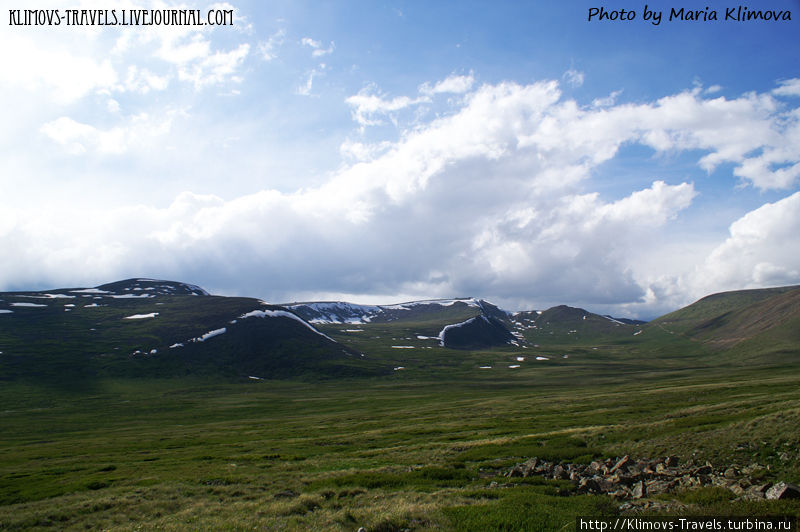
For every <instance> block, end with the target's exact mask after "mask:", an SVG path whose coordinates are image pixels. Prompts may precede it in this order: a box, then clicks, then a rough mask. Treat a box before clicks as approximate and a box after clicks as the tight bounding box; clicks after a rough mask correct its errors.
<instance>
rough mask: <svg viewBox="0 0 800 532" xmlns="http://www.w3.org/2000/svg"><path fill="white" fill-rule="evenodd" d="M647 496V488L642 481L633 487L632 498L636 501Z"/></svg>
mask: <svg viewBox="0 0 800 532" xmlns="http://www.w3.org/2000/svg"><path fill="white" fill-rule="evenodd" d="M646 494H647V491H646V488H645V486H644V482H642V481H641V480H640V481H639V482H637V483H636V484H634V485H633V489H632V490H631V497H633V498H634V499H641V498H642V497H644V496H645V495H646Z"/></svg>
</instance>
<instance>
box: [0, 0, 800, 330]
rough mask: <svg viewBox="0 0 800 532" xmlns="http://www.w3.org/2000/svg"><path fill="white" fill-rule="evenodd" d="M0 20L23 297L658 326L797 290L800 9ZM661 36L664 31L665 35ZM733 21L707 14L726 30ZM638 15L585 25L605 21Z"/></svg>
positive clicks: (368, 5)
mask: <svg viewBox="0 0 800 532" xmlns="http://www.w3.org/2000/svg"><path fill="white" fill-rule="evenodd" d="M40 4H41V5H39V4H37V6H36V7H37V8H39V9H58V10H61V11H63V10H66V9H74V8H97V7H100V8H102V9H116V10H122V9H130V8H143V9H152V8H165V7H167V8H169V7H183V8H191V9H199V10H201V12H202V13H204V14H205V13H206V12H207V11H208V10H209V9H233V10H234V13H235V15H234V20H235V25H233V26H218V27H209V26H205V27H154V26H150V27H119V26H116V27H115V26H105V27H87V26H84V27H75V26H71V27H67V26H65V25H60V26H44V27H40V26H15V25H12V24H11V23H10V18H9V10H11V9H22V8H30V6H26V5H17V4H15V3H13V2H8V1H3V10H2V11H1V12H0V16H2V19H0V24H2V30H0V44H2V45H3V50H4V52H3V54H2V56H0V94H1V95H2V97H3V101H4V102H5V104H6V109H5V110H4V120H3V121H2V124H0V140H2V142H0V161H2V167H3V172H2V173H1V174H0V246H2V248H3V249H4V250H5V251H4V258H3V260H2V261H0V289H2V290H10V289H23V288H25V289H29V288H47V287H54V286H64V285H73V286H77V285H80V286H93V285H97V284H101V283H104V282H109V281H112V280H116V279H120V278H125V277H132V276H147V277H157V278H168V279H176V280H183V281H187V282H191V283H194V284H199V285H201V286H203V287H205V288H206V289H208V290H209V291H212V292H215V293H222V294H231V295H233V294H236V295H250V296H256V297H261V298H264V299H266V300H269V301H271V302H290V301H296V300H312V299H345V300H350V301H353V302H357V303H358V302H363V303H394V302H399V301H404V300H410V299H417V298H432V297H459V296H478V297H484V298H487V299H489V300H491V301H493V302H495V303H498V304H500V305H501V306H504V307H505V308H508V309H510V310H517V309H530V308H537V309H540V308H545V307H547V306H550V305H554V304H561V303H566V304H570V305H575V306H583V307H585V308H588V309H590V310H594V311H597V312H609V313H613V314H617V315H628V316H637V317H645V318H649V317H654V316H656V315H659V314H661V313H663V312H666V311H669V310H673V309H675V308H677V307H679V306H681V305H685V304H687V303H690V302H692V301H694V300H696V299H698V298H699V297H702V296H703V295H707V294H709V293H712V292H716V291H720V290H731V289H739V288H754V287H763V286H776V285H786V284H798V283H800V253H799V252H800V236H798V235H800V107H798V103H800V60H798V59H797V58H798V57H800V38H798V35H800V31H798V30H800V27H799V26H800V22H798V18H800V2H798V1H796V0H791V1H788V0H775V1H767V2H759V3H758V6H757V7H758V8H759V9H762V10H775V11H776V12H777V11H781V10H783V11H787V10H788V11H790V12H791V18H792V20H781V21H778V22H774V21H769V22H766V21H749V22H734V21H724V20H717V21H703V20H697V21H678V20H673V21H668V20H667V17H668V16H669V12H670V10H671V9H672V8H675V9H676V10H677V9H680V8H681V7H684V8H696V7H697V6H695V5H692V4H689V3H686V2H677V1H676V2H674V3H670V2H655V3H650V2H641V3H635V2H608V3H605V4H603V3H597V2H562V3H553V2H492V3H489V2H463V1H462V2H385V3H382V2H366V1H365V2H342V1H337V2H317V1H315V2H298V1H291V2H288V1H287V2H270V3H268V4H265V3H263V2H228V3H206V2H195V3H182V4H178V3H177V2H166V1H155V0H153V1H142V2H107V3H105V4H103V5H102V6H97V5H96V4H95V3H89V2H82V1H80V0H76V1H75V2H71V3H67V2H63V1H56V2H46V1H43V2H41V3H40ZM645 4H647V5H648V7H649V9H651V10H659V11H663V12H664V15H663V18H662V21H661V23H660V24H659V25H658V26H655V25H653V24H651V23H650V22H647V21H644V20H642V10H643V8H644V6H645ZM739 5H740V4H736V3H733V2H707V3H706V4H704V5H703V6H702V7H703V8H705V7H706V6H708V10H709V12H710V11H716V12H717V14H718V18H719V19H724V17H725V15H724V14H725V10H726V9H727V8H732V7H737V6H739ZM600 6H603V7H604V8H605V9H606V10H608V11H613V10H619V9H623V8H624V9H626V10H634V11H635V12H636V18H635V19H634V20H630V21H624V22H623V21H608V20H604V21H597V20H595V21H588V20H587V18H588V13H589V9H590V8H591V7H600Z"/></svg>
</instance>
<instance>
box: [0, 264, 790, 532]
mask: <svg viewBox="0 0 800 532" xmlns="http://www.w3.org/2000/svg"><path fill="white" fill-rule="evenodd" d="M136 288H139V290H136ZM148 288H149V290H148ZM126 289H127V290H126ZM100 291H102V292H100ZM103 292H105V293H103ZM798 292H800V291H799V290H798V288H797V287H786V288H781V289H776V290H759V291H743V292H730V293H725V294H717V295H714V296H710V297H708V298H704V299H703V300H700V301H698V302H697V303H695V304H694V305H690V306H689V307H686V308H684V309H680V310H678V311H676V312H675V313H672V314H669V315H667V316H664V317H662V318H659V319H657V320H654V321H653V322H650V323H640V322H631V323H627V322H626V321H625V320H622V319H619V318H610V317H604V316H600V315H597V314H593V313H591V312H589V311H586V310H583V309H575V308H571V307H563V306H562V307H554V308H552V309H543V310H542V311H530V312H523V313H516V314H508V313H505V312H504V311H502V310H500V309H498V308H497V307H495V306H494V305H491V304H489V303H487V302H483V301H482V300H479V299H463V300H438V301H437V300H434V301H426V302H413V303H407V304H402V305H388V306H381V307H378V306H372V307H367V306H359V305H354V304H349V305H344V304H339V305H335V306H334V305H331V304H321V303H313V304H311V303H306V304H302V303H301V304H294V303H293V304H288V305H269V304H266V303H264V302H261V301H259V300H257V299H251V298H228V297H220V296H211V295H208V294H206V293H205V291H203V290H202V289H200V288H198V287H192V285H185V284H183V283H173V282H166V281H157V280H128V281H125V282H120V283H112V284H110V285H103V286H100V287H95V288H73V289H60V290H49V291H46V292H14V293H4V294H0V309H2V310H7V311H8V312H4V313H3V314H0V352H2V354H0V370H2V376H0V385H1V386H0V401H2V405H3V406H2V412H0V529H4V530H77V529H84V530H85V529H110V530H186V529H198V528H205V529H223V530H224V529H229V530H240V529H245V528H246V529H254V528H255V529H266V530H353V531H355V530H357V529H358V528H360V527H364V528H365V529H366V530H383V531H387V530H397V531H400V530H498V529H505V530H574V529H575V522H576V517H578V516H597V517H600V516H617V515H657V514H665V513H666V514H669V515H676V514H677V515H688V516H692V515H737V516H738V515H762V516H763V515H790V516H795V517H797V516H798V515H800V502H798V501H797V500H792V499H786V500H772V499H767V498H765V497H758V496H752V497H746V496H743V494H742V493H738V492H736V491H735V490H731V489H730V488H728V487H724V486H721V485H718V484H714V483H712V482H711V481H710V480H709V482H708V483H707V484H703V483H702V482H701V483H700V484H699V485H696V486H692V487H687V486H678V487H676V488H675V489H671V490H669V491H668V492H660V493H656V492H653V493H647V494H645V495H644V496H642V497H638V498H636V499H630V498H619V497H615V496H612V495H611V494H609V493H600V492H597V493H595V492H590V491H587V490H585V489H581V488H579V485H578V482H574V481H572V480H569V479H568V478H567V479H564V478H556V479H553V478H551V477H546V476H544V475H538V474H537V475H528V476H514V475H511V476H509V472H510V471H511V470H512V469H513V468H515V467H516V466H518V465H519V464H522V463H525V462H526V461H528V460H531V459H532V458H534V457H536V458H537V459H538V460H540V461H547V462H549V463H552V464H556V463H563V464H565V466H566V465H567V464H583V466H586V465H588V464H590V463H592V462H595V461H599V460H600V461H602V460H605V461H616V460H617V459H618V458H620V457H623V456H625V455H629V456H630V457H631V458H634V459H636V460H663V459H664V458H665V457H668V456H670V457H675V459H676V460H678V461H679V462H680V464H683V465H685V464H695V466H696V467H701V466H702V467H704V466H705V464H706V463H708V464H710V465H711V466H712V469H713V470H714V471H721V472H722V471H725V470H726V469H729V468H735V469H736V470H737V471H742V470H746V471H748V472H749V473H748V474H747V479H739V478H737V481H740V482H742V483H745V482H747V483H751V484H757V485H766V484H769V485H773V484H777V483H779V482H781V481H783V482H789V483H795V484H796V483H798V481H800V444H798V442H800V429H798V427H800V371H798V368H800V365H799V364H798V355H800V349H799V346H800V338H798V334H799V333H798V331H800V327H799V326H798V325H800V324H798V313H797V301H798ZM129 294H130V295H129ZM70 296H72V297H70ZM115 296H116V297H115ZM123 296H125V297H123ZM132 296H136V297H132ZM142 296H148V297H142ZM26 303H27V304H26ZM31 305H44V306H31ZM70 305H71V306H70ZM92 305H97V306H92ZM300 305H306V307H301V306H300ZM334 307H335V308H334ZM67 309H69V310H67ZM312 311H313V312H316V313H317V314H312ZM284 313H288V314H291V316H287V315H286V314H284ZM245 316H247V317H245ZM11 320H14V321H11ZM470 320H472V321H471V323H476V322H483V323H484V324H492V326H491V327H488V328H484V327H482V326H481V327H470V326H469V325H470V324H469V323H467V322H470ZM234 321H235V323H232V322H234ZM459 324H466V325H461V326H460V327H455V329H456V330H458V329H462V331H460V332H462V333H464V334H462V335H461V336H460V337H459V336H456V337H453V338H451V339H450V341H455V344H450V346H448V334H447V331H448V330H450V329H448V327H449V326H453V325H459ZM500 327H502V328H503V330H505V331H506V332H507V333H508V334H509V335H510V336H508V337H506V336H504V335H502V334H499V330H500ZM92 329H94V330H92ZM222 329H225V331H224V332H220V331H221V330H222ZM443 331H444V332H445V334H444V335H443V334H442V333H443ZM210 333H214V334H210ZM201 338H202V341H201V340H199V339H201ZM192 340H194V341H192ZM177 343H182V344H183V346H182V347H172V348H170V346H172V345H174V344H177ZM154 350H155V352H153V351H154ZM137 351H138V353H137ZM609 463H611V462H609ZM583 466H581V467H583ZM695 466H692V467H695ZM574 467H577V466H574ZM686 467H687V468H688V467H689V466H686ZM746 487H749V485H748V486H746ZM626 505H627V506H626Z"/></svg>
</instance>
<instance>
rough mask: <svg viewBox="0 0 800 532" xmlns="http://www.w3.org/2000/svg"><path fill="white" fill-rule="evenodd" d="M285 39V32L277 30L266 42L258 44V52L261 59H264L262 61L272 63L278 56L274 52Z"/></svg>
mask: <svg viewBox="0 0 800 532" xmlns="http://www.w3.org/2000/svg"><path fill="white" fill-rule="evenodd" d="M285 37H286V30H284V29H279V30H278V31H276V32H275V33H273V34H272V35H270V36H269V38H268V39H267V40H266V41H262V42H260V43H258V52H259V53H260V54H261V57H262V59H264V61H272V60H273V59H275V58H276V57H277V56H278V54H277V51H276V50H277V48H278V47H280V46H281V45H282V44H283V41H284V38H285Z"/></svg>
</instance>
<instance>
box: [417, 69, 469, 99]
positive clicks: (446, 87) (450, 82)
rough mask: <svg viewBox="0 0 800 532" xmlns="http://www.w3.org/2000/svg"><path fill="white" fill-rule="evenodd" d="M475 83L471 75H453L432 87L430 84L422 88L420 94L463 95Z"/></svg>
mask: <svg viewBox="0 0 800 532" xmlns="http://www.w3.org/2000/svg"><path fill="white" fill-rule="evenodd" d="M474 83H475V78H474V77H473V75H472V74H471V73H470V75H468V76H456V75H451V76H449V77H447V78H445V79H443V80H442V81H439V82H437V83H436V84H435V85H433V86H432V87H431V85H430V84H429V83H424V84H423V85H421V86H420V88H419V92H420V93H422V94H428V95H433V94H445V93H452V94H462V93H465V92H467V91H469V90H470V89H471V88H472V85H473V84H474Z"/></svg>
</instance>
